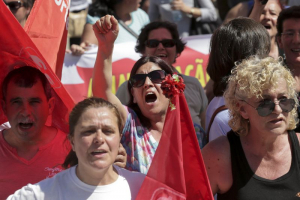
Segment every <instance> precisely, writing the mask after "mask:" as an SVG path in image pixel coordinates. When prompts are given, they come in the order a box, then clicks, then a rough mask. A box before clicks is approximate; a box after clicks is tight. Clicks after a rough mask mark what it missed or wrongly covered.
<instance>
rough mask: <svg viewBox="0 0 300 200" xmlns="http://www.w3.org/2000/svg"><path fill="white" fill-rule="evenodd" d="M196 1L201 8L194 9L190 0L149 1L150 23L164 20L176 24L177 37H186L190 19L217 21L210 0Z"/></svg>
mask: <svg viewBox="0 0 300 200" xmlns="http://www.w3.org/2000/svg"><path fill="white" fill-rule="evenodd" d="M197 1H198V2H199V5H200V7H201V8H196V7H194V1H192V0H172V1H162V0H151V1H150V5H149V12H148V14H149V17H150V20H151V22H153V21H156V20H164V21H170V22H173V23H176V24H177V27H178V32H179V35H180V36H181V37H186V36H188V35H189V32H190V25H191V18H193V17H194V18H197V21H199V20H201V21H202V22H214V21H216V20H217V12H216V9H215V7H214V5H213V3H212V2H211V0H197ZM174 11H175V12H174ZM176 11H177V12H176Z"/></svg>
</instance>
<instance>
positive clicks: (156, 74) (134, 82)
mask: <svg viewBox="0 0 300 200" xmlns="http://www.w3.org/2000/svg"><path fill="white" fill-rule="evenodd" d="M147 76H148V77H149V78H150V80H151V81H152V83H161V82H162V81H163V80H164V79H165V77H166V72H165V71H164V70H155V71H152V72H150V73H149V74H135V75H133V76H132V77H131V78H130V80H129V83H130V84H131V86H132V87H141V86H143V85H144V84H145V80H146V78H147Z"/></svg>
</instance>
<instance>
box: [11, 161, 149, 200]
mask: <svg viewBox="0 0 300 200" xmlns="http://www.w3.org/2000/svg"><path fill="white" fill-rule="evenodd" d="M114 168H115V169H116V170H117V172H118V174H119V177H118V179H117V180H116V181H115V182H114V183H111V184H109V185H103V186H92V185H87V184H86V183H84V182H82V181H81V180H79V178H78V177H77V175H76V173H75V169H76V166H74V167H71V168H70V169H67V170H65V171H63V172H61V173H59V174H57V175H55V176H54V177H52V178H49V179H45V180H43V181H41V182H39V183H37V184H35V185H31V184H28V185H27V186H25V187H23V188H21V189H20V190H18V191H16V192H15V193H14V194H13V195H11V196H9V197H8V198H7V199H8V200H17V199H18V200H28V199H30V200H39V199H45V200H46V199H49V200H50V199H51V200H59V199H70V200H71V199H72V200H83V199H84V200H85V199H88V200H99V199H101V200H114V199H122V200H127V199H128V200H129V199H135V198H136V196H137V194H138V191H139V189H140V187H141V185H142V183H143V181H144V178H145V175H144V174H141V173H139V172H131V171H128V170H126V169H123V168H119V167H117V166H114Z"/></svg>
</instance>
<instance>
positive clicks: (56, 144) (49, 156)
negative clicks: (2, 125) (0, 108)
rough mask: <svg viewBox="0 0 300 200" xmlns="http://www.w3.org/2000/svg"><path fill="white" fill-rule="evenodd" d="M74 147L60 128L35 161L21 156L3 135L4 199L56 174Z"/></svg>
mask: <svg viewBox="0 0 300 200" xmlns="http://www.w3.org/2000/svg"><path fill="white" fill-rule="evenodd" d="M70 149H71V145H70V143H69V140H68V139H67V134H65V133H63V132H62V131H61V130H59V131H58V132H57V134H56V136H55V138H54V139H53V140H52V141H51V142H50V143H48V144H46V145H44V146H41V147H40V148H39V150H38V152H37V153H36V155H35V156H34V157H33V158H32V159H31V160H26V159H24V158H21V157H20V156H18V153H17V150H16V149H15V148H13V147H11V146H10V145H9V144H8V143H7V142H6V141H5V140H4V138H3V133H1V134H0V199H1V200H2V199H6V198H7V197H8V196H9V195H11V194H13V193H14V192H15V191H16V190H18V189H20V188H21V187H23V186H25V185H27V184H28V183H31V184H34V183H37V182H39V181H41V180H43V179H45V178H49V177H52V176H54V175H55V174H57V173H59V172H60V171H62V170H63V168H62V167H61V164H62V163H63V162H64V160H65V158H66V156H67V154H68V153H69V151H70Z"/></svg>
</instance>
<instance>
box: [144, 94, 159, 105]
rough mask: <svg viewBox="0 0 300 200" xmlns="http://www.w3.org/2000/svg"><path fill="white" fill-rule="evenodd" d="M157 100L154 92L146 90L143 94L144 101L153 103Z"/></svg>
mask: <svg viewBox="0 0 300 200" xmlns="http://www.w3.org/2000/svg"><path fill="white" fill-rule="evenodd" d="M156 100H157V96H156V94H154V92H147V93H146V95H145V101H146V103H153V102H155V101H156Z"/></svg>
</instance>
